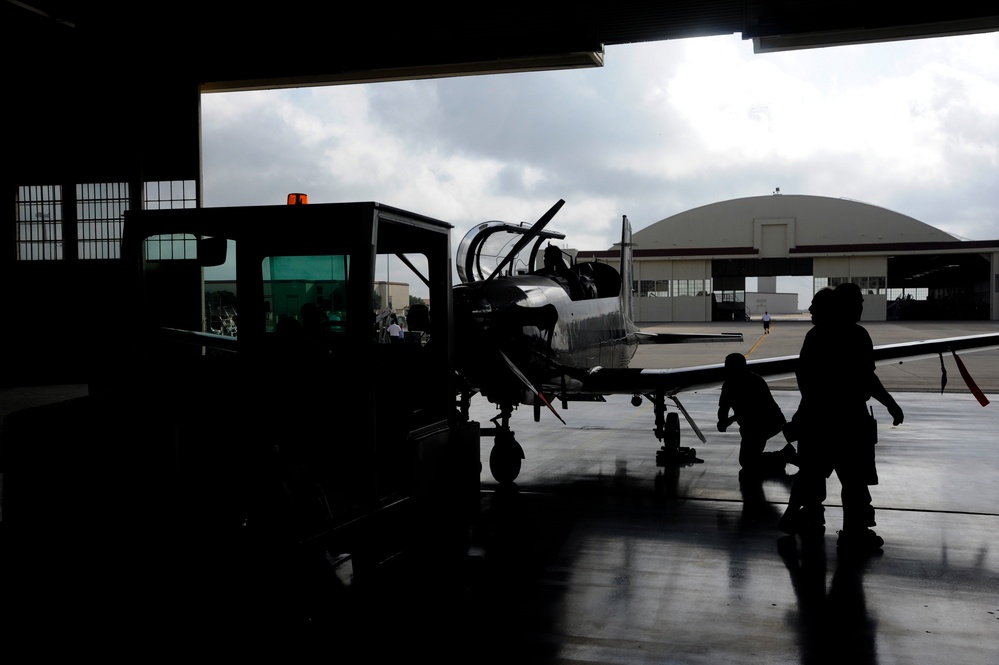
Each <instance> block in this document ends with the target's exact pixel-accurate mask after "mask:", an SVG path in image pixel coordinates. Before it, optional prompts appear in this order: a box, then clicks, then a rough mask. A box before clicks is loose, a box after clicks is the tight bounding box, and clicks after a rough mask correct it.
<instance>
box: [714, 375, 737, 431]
mask: <svg viewBox="0 0 999 665" xmlns="http://www.w3.org/2000/svg"><path fill="white" fill-rule="evenodd" d="M725 393H726V390H725V387H724V386H722V391H721V395H720V396H719V397H718V431H719V432H724V431H725V430H726V429H728V426H729V425H731V424H732V423H734V422H735V416H732V417H731V418H729V415H728V412H729V410H730V409H731V408H732V407H731V405H730V404H729V402H728V398H727V396H726V394H725Z"/></svg>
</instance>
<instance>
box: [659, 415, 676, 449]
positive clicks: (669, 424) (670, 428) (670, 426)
mask: <svg viewBox="0 0 999 665" xmlns="http://www.w3.org/2000/svg"><path fill="white" fill-rule="evenodd" d="M663 445H664V446H665V447H667V448H679V447H680V416H678V415H677V414H676V413H674V412H672V411H671V412H670V413H667V414H666V432H665V440H664V441H663Z"/></svg>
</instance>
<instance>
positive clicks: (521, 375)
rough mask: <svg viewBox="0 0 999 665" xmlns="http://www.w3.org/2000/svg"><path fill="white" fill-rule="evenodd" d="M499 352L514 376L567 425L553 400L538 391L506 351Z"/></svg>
mask: <svg viewBox="0 0 999 665" xmlns="http://www.w3.org/2000/svg"><path fill="white" fill-rule="evenodd" d="M499 354H500V357H501V358H503V362H505V363H506V364H507V367H509V368H510V371H511V372H513V374H514V376H516V377H517V378H518V379H520V381H521V383H523V384H524V385H525V386H527V389H528V390H530V391H531V392H532V393H534V394H535V396H536V397H537V398H538V399H540V400H541V401H542V402H544V404H545V406H547V407H548V410H549V411H551V412H552V413H554V414H555V417H556V418H558V419H559V421H560V422H561V423H562V424H563V425H565V421H564V420H562V416H560V415H559V414H558V411H556V410H555V407H554V406H552V405H551V402H549V401H548V400H547V399H546V398H545V396H544V395H542V394H541V392H540V391H538V390H537V389H536V388H535V387H534V386H533V385H531V382H530V381H528V380H527V377H526V376H524V373H523V372H521V371H520V370H519V369H517V366H516V365H514V364H513V361H512V360H510V358H508V357H507V355H506V354H505V353H503V351H499Z"/></svg>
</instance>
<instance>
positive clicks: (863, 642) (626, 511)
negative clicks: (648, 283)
mask: <svg viewBox="0 0 999 665" xmlns="http://www.w3.org/2000/svg"><path fill="white" fill-rule="evenodd" d="M868 327H869V329H870V330H871V332H872V336H874V337H875V343H876V344H880V343H891V342H895V341H907V340H904V339H903V338H909V339H927V338H931V337H948V336H957V335H961V334H973V333H974V332H995V331H996V330H997V328H996V325H995V324H981V325H980V327H979V328H978V329H976V330H971V331H967V330H966V329H965V328H963V327H961V326H952V325H950V324H947V325H931V324H926V325H924V326H920V325H906V326H897V327H893V326H892V325H891V324H874V325H871V326H868ZM670 329H676V327H672V328H670ZM690 329H691V330H694V329H698V330H699V329H702V325H701V324H698V325H696V326H694V325H692V326H690ZM806 330H807V324H804V323H801V322H793V323H792V322H783V323H782V322H778V323H776V324H775V325H774V328H773V330H772V333H771V334H770V335H768V336H767V337H766V339H763V340H762V341H761V339H760V332H761V330H760V329H759V328H758V327H756V326H749V327H747V328H746V330H745V342H744V345H743V347H744V348H739V345H729V344H725V345H707V344H703V345H692V347H693V348H692V347H691V346H688V345H685V346H683V347H679V346H667V347H653V348H652V351H651V353H644V351H645V349H648V348H649V347H643V350H642V351H640V352H639V356H638V357H636V360H635V362H634V363H633V364H634V366H655V367H670V366H678V365H686V364H704V363H710V362H719V361H720V359H721V358H723V357H724V354H726V353H729V352H731V351H733V350H735V351H742V352H744V353H747V352H748V350H749V349H750V348H751V347H754V346H755V347H756V348H755V350H754V352H753V354H750V355H749V357H750V358H754V357H762V356H757V355H756V354H768V355H774V356H778V355H784V354H786V353H795V352H796V351H797V348H798V347H800V339H801V336H802V335H803V334H804V332H805V331H806ZM879 337H880V339H879ZM758 343H759V344H758ZM733 346H734V347H735V348H733ZM667 354H668V355H669V357H671V358H673V359H674V362H671V363H669V364H665V363H663V362H661V359H662V358H665V357H667ZM676 359H679V362H678V361H677V360H676ZM947 360H949V363H950V364H949V365H948V373H949V381H948V389H947V391H946V392H945V393H944V394H942V395H941V394H939V375H940V368H939V361H932V360H931V361H920V363H919V365H920V367H919V368H917V369H913V368H914V367H915V365H916V363H910V364H908V366H907V367H905V371H902V370H901V369H900V368H899V367H897V366H895V367H883V368H881V369H879V372H878V373H879V375H880V376H881V377H882V380H883V382H884V383H885V384H886V386H887V387H888V388H889V390H890V391H892V393H893V394H894V395H895V397H896V399H897V401H898V402H899V404H900V405H901V407H902V408H903V410H904V411H905V414H906V417H905V422H904V423H903V424H902V425H900V426H898V427H893V426H892V425H891V422H890V420H889V419H888V415H887V413H886V412H885V410H884V409H883V408H882V407H880V405H877V406H876V407H875V415H876V416H877V417H878V419H879V429H880V432H879V434H880V443H879V444H878V449H877V463H878V471H879V475H880V481H881V482H880V484H879V485H877V486H875V487H872V488H871V489H872V495H873V497H874V505H875V508H876V511H877V513H876V519H877V522H878V524H877V526H876V527H875V529H876V530H877V532H878V533H879V534H880V535H881V536H883V537H884V539H885V545H884V547H883V552H882V553H880V554H877V555H875V556H871V557H865V558H857V557H852V556H846V555H843V556H840V554H839V553H838V552H837V547H836V538H837V533H836V532H837V530H838V529H840V528H841V526H842V512H841V510H840V501H839V489H840V486H839V482H838V480H837V479H836V477H835V476H833V478H831V479H830V480H829V481H828V492H829V498H828V500H827V501H826V522H827V524H826V531H825V534H824V535H823V536H820V537H818V538H815V539H809V540H806V541H804V542H803V541H802V540H801V538H800V537H799V538H798V539H791V538H783V539H782V538H781V537H782V536H783V534H782V533H780V532H779V531H778V530H777V528H776V521H777V518H778V517H779V516H780V514H781V513H782V511H783V510H784V507H785V505H786V502H787V498H788V491H789V487H790V483H791V481H792V479H793V474H794V473H795V472H796V468H795V467H793V466H788V467H787V471H786V476H784V477H780V478H770V479H766V480H763V481H759V480H757V481H755V482H752V481H747V482H740V480H739V464H738V447H739V435H738V433H737V429H736V428H733V429H730V430H729V431H728V432H726V433H719V432H718V431H717V430H716V429H715V427H714V424H715V420H716V412H717V404H718V390H717V389H713V390H705V391H701V392H697V393H693V394H690V395H688V396H685V398H683V399H682V401H683V403H684V406H685V407H686V408H687V410H688V411H689V412H690V413H691V415H692V416H693V418H694V420H695V421H696V422H697V423H698V425H699V426H700V428H701V429H702V431H703V432H704V433H705V436H706V438H707V442H706V443H703V444H702V443H701V442H700V441H698V440H697V439H696V438H695V436H694V434H693V432H692V431H691V429H690V428H689V427H688V426H687V425H686V423H685V422H684V421H683V420H682V419H681V437H682V443H681V445H685V446H693V447H695V448H696V451H697V457H698V458H699V459H702V460H703V463H696V464H692V465H690V466H686V467H680V468H671V469H666V468H661V467H657V466H656V464H655V450H656V449H657V448H658V445H659V444H658V442H657V441H656V440H655V438H654V436H653V434H652V428H653V412H652V408H651V406H650V405H649V404H648V403H644V404H643V405H642V406H640V407H638V408H635V407H632V406H631V404H630V402H629V398H627V397H622V396H618V397H610V398H608V402H607V403H606V404H582V403H570V405H569V408H568V410H566V411H565V412H563V413H562V415H563V417H564V418H565V419H566V421H567V423H568V424H567V425H562V424H561V423H558V422H557V421H556V420H555V419H554V418H553V417H550V414H542V420H541V422H539V423H534V422H533V418H532V414H531V411H530V409H529V408H522V409H521V410H520V411H519V412H518V414H517V416H518V417H516V418H515V419H514V423H513V428H514V429H515V431H516V433H517V438H518V440H519V441H520V442H521V443H522V444H523V445H524V448H525V452H526V459H525V460H524V464H523V469H522V473H521V475H520V477H519V478H518V480H517V483H516V485H517V488H516V491H509V490H503V489H502V488H501V487H499V486H497V485H496V484H495V483H494V482H493V481H492V479H491V477H490V476H489V473H488V470H485V471H484V472H483V476H482V485H483V489H484V490H485V492H484V499H483V507H484V511H483V516H484V523H485V524H489V523H490V520H493V521H494V522H495V523H498V524H501V525H502V527H496V530H497V531H500V532H503V530H506V531H505V533H507V534H508V535H509V536H510V537H511V538H517V539H520V542H521V545H520V549H519V550H518V551H514V552H510V551H506V550H500V551H501V552H502V553H503V554H502V556H504V557H506V558H507V559H508V560H513V561H517V563H516V564H514V563H508V565H510V566H512V567H514V568H516V567H517V566H519V568H516V569H517V570H519V571H520V573H521V574H522V576H523V579H521V580H518V581H517V583H514V582H512V581H511V582H509V583H508V584H506V585H502V584H501V585H498V586H497V588H495V589H494V592H495V594H496V601H497V603H498V604H500V605H503V606H505V607H506V608H507V609H506V610H505V616H503V617H502V618H501V619H496V621H497V622H498V624H499V625H502V626H503V627H504V630H503V633H505V634H506V639H505V640H504V641H498V642H497V644H501V645H503V647H502V650H505V652H506V653H507V655H509V656H510V658H511V659H517V658H518V656H519V657H520V658H526V660H527V661H529V662H551V663H833V662H835V663H881V664H884V663H982V664H985V663H996V662H999V552H997V549H999V434H997V432H999V411H997V409H999V403H997V402H999V391H997V381H999V371H996V370H997V368H999V352H996V351H990V352H981V353H975V354H968V355H966V356H964V360H965V361H966V363H967V364H968V366H969V368H971V369H972V372H973V375H974V377H975V379H976V381H977V382H978V383H979V385H980V386H981V387H982V388H983V390H985V392H986V394H987V395H988V396H989V398H990V399H991V401H992V403H991V404H990V405H989V406H987V407H985V408H983V407H982V406H980V405H979V403H978V402H977V401H976V400H975V399H974V397H972V395H971V394H969V393H968V391H967V389H966V388H965V387H964V385H963V382H962V381H961V379H960V377H959V376H958V373H957V371H956V369H955V367H954V366H953V359H947ZM691 361H692V362H691ZM924 366H926V367H924ZM927 386H933V388H931V390H935V391H936V392H920V391H921V390H926V387H927ZM788 387H793V381H792V382H790V385H789V386H788ZM774 395H775V398H776V399H777V401H778V403H779V404H780V406H781V408H782V410H783V411H784V413H785V415H786V416H788V417H790V415H791V414H793V413H794V410H795V408H796V405H797V401H798V394H797V392H796V391H794V390H790V389H784V390H775V391H774ZM474 408H475V416H476V418H477V419H479V420H480V421H481V422H483V423H486V422H487V421H488V419H489V418H491V417H493V415H494V412H493V407H492V405H490V404H488V403H482V402H480V403H477V404H476V405H475V407H474ZM879 409H880V413H879ZM546 416H548V417H546ZM783 444H784V441H783V440H779V441H778V440H772V441H771V443H770V445H769V446H768V449H774V450H776V449H778V448H780V447H781V446H782V445H783ZM488 452H489V446H488V445H487V444H486V442H484V443H483V449H482V459H483V466H484V469H488ZM486 542H487V544H488V542H489V541H488V539H487V540H486ZM494 542H495V541H494ZM518 557H521V559H520V560H519V561H518ZM532 557H533V559H532ZM488 558H489V550H488V546H487V549H485V559H486V560H488ZM528 559H531V561H530V563H528ZM527 579H530V582H529V583H528V582H527V581H525V580H527ZM500 599H502V601H503V602H502V603H499V601H500Z"/></svg>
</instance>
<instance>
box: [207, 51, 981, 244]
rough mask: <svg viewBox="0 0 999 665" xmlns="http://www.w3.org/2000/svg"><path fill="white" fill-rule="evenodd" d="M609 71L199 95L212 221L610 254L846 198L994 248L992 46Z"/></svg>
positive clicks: (649, 63) (660, 60)
mask: <svg viewBox="0 0 999 665" xmlns="http://www.w3.org/2000/svg"><path fill="white" fill-rule="evenodd" d="M605 56H606V57H605V65H604V66H603V67H601V68H596V69H587V70H574V71H558V72H539V73H526V74H502V75H490V76H480V77H463V78H452V79H436V80H427V81H405V82H394V83H380V84H359V85H349V86H328V87H316V88H301V89H295V90H275V91H264V92H245V93H225V94H210V95H205V96H204V97H203V99H202V116H203V146H204V188H205V189H204V191H205V204H206V205H209V206H223V205H257V204H279V203H283V202H284V198H285V195H286V194H287V193H288V192H293V191H301V192H307V193H308V194H309V197H310V200H311V201H312V202H336V201H360V200H374V201H379V202H382V203H387V204H390V205H394V206H397V207H400V208H405V209H409V210H412V211H414V212H418V213H422V214H426V215H430V216H432V217H437V218H439V219H442V220H445V221H448V222H450V223H452V224H453V225H454V226H455V232H454V235H453V236H452V246H457V243H458V241H459V240H460V239H461V237H462V236H463V235H464V234H465V232H466V231H467V230H468V229H470V228H471V227H473V226H474V225H475V224H478V223H480V222H482V221H486V220H503V221H509V222H521V221H527V222H533V221H535V220H536V219H537V218H538V217H540V216H541V215H542V214H543V213H544V212H545V211H546V210H547V209H548V208H549V207H551V205H552V204H554V203H555V202H556V201H557V200H558V199H565V201H566V205H565V206H564V207H563V208H562V210H561V211H560V212H559V214H558V215H557V216H556V217H555V220H554V221H553V222H552V223H551V224H550V225H549V228H551V229H555V230H558V231H562V232H563V233H565V234H566V235H567V238H566V244H567V246H571V247H577V248H580V249H606V248H609V247H610V246H611V245H612V244H613V243H614V241H615V239H616V237H619V233H620V220H621V215H628V218H629V220H631V222H632V225H633V227H634V228H635V229H636V230H637V229H640V228H643V227H645V226H648V225H650V224H653V223H655V222H657V221H659V220H661V219H663V218H665V217H669V216H671V215H674V214H677V213H679V212H683V211H684V210H688V209H690V208H694V207H697V206H701V205H706V204H709V203H714V202H716V201H723V200H726V199H732V198H739V197H744V196H759V195H769V194H771V193H773V191H774V190H775V188H777V187H779V188H780V191H781V192H782V193H785V194H810V195H817V196H833V197H845V198H849V199H854V200H858V201H863V202H866V203H871V204H874V205H878V206H881V207H884V208H888V209H891V210H894V211H896V212H900V213H903V214H906V215H910V216H912V217H915V218H916V219H919V220H920V221H923V222H926V223H928V224H931V225H933V226H936V227H938V228H941V229H943V230H945V231H947V232H949V233H952V234H954V235H956V236H958V237H960V238H967V239H972V240H985V239H996V238H999V68H997V67H996V65H995V63H997V62H999V34H997V33H992V34H986V35H973V36H965V37H950V38H936V39H924V40H915V41H907V42H895V43H890V44H872V45H865V46H850V47H835V48H825V49H811V50H805V51H794V52H788V53H779V54H768V55H754V54H753V52H752V44H751V42H748V41H743V40H742V39H740V38H739V37H738V36H727V37H708V38H694V39H686V40H677V41H671V42H655V43H647V44H634V45H627V46H614V47H607V49H606V54H605Z"/></svg>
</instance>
